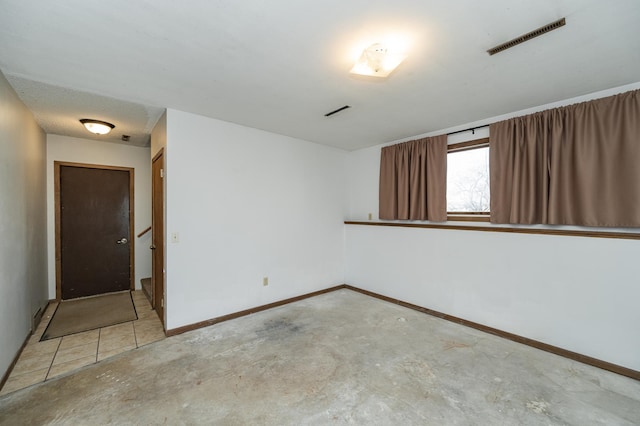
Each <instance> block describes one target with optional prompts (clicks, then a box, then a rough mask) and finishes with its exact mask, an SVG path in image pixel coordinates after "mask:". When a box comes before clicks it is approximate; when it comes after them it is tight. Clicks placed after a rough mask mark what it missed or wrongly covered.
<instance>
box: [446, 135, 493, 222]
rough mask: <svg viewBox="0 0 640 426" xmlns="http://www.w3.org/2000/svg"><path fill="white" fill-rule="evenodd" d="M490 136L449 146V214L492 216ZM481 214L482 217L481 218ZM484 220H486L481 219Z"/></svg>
mask: <svg viewBox="0 0 640 426" xmlns="http://www.w3.org/2000/svg"><path fill="white" fill-rule="evenodd" d="M489 207H490V197H489V139H488V138H485V139H478V140H475V141H469V142H462V143H457V144H452V145H449V148H448V154H447V213H448V215H449V216H450V217H449V219H451V220H455V218H452V217H451V216H452V215H453V216H458V219H459V218H460V216H461V215H462V216H473V215H478V216H480V217H481V216H484V217H485V218H486V217H488V215H489ZM480 217H479V218H478V219H480ZM480 220H483V219H480Z"/></svg>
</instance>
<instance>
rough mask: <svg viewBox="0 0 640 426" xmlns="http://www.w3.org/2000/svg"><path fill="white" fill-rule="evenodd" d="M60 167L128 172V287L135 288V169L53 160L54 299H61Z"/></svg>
mask: <svg viewBox="0 0 640 426" xmlns="http://www.w3.org/2000/svg"><path fill="white" fill-rule="evenodd" d="M61 167H82V168H85V169H102V170H120V171H125V172H128V173H129V237H128V240H129V242H130V243H131V251H130V256H129V278H130V281H131V282H130V284H129V288H130V289H131V290H135V288H136V285H135V283H136V267H135V265H136V264H135V259H136V256H135V252H136V250H135V249H136V247H135V238H133V236H134V234H135V230H134V224H135V221H134V210H135V208H134V206H135V199H134V192H133V188H134V182H135V169H134V168H133V167H119V166H105V165H101V164H87V163H70V162H66V161H54V162H53V185H54V190H53V198H54V203H55V242H56V301H58V302H59V301H60V300H62V253H61V241H60V228H61V227H60V220H61V215H60V168H61Z"/></svg>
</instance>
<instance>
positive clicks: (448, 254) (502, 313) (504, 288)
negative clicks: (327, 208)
mask: <svg viewBox="0 0 640 426" xmlns="http://www.w3.org/2000/svg"><path fill="white" fill-rule="evenodd" d="M639 87H640V83H636V84H633V85H629V86H625V87H622V88H615V89H611V90H608V91H605V92H599V93H596V94H592V95H588V96H583V97H581V98H574V99H571V100H567V101H563V102H560V103H556V104H553V105H545V106H541V107H539V108H536V109H531V110H527V111H522V112H517V113H512V114H508V115H505V116H501V117H494V118H491V119H487V120H485V123H491V122H494V121H497V120H500V119H505V118H507V117H508V116H515V115H522V114H525V113H531V112H533V111H534V110H542V109H547V108H551V107H556V106H559V105H562V104H565V105H566V104H569V103H574V102H579V101H584V100H588V99H593V98H599V97H603V96H608V95H611V94H614V93H620V92H624V91H627V90H632V89H637V88H639ZM477 124H483V123H470V124H464V125H461V126H458V127H457V128H454V129H445V130H441V131H438V132H432V133H430V134H429V135H435V134H442V133H446V132H448V131H451V130H457V129H464V128H468V127H472V126H474V125H477ZM483 132H486V129H485V130H483ZM419 136H423V135H418V136H416V137H419ZM483 136H486V133H483V134H481V135H478V134H476V135H475V136H473V137H472V136H471V135H470V134H463V135H457V136H456V138H455V140H453V138H450V143H453V142H459V141H460V140H461V139H463V138H466V139H472V138H478V137H483ZM410 139H412V138H410ZM381 147H382V145H380V146H376V147H373V148H367V149H363V150H359V151H354V152H352V153H349V158H348V162H347V164H348V167H347V170H348V171H349V172H348V176H349V184H350V189H349V191H350V205H349V219H351V220H367V217H368V216H367V215H368V213H373V217H374V218H377V215H378V179H379V162H380V149H381ZM465 225H469V223H465ZM478 226H492V225H490V224H482V225H481V224H479V225H478ZM622 231H625V230H622ZM626 231H629V230H626ZM636 231H637V230H636ZM639 255H640V243H639V242H638V241H633V240H613V239H601V238H584V237H565V236H550V235H523V234H507V233H489V232H477V231H456V230H437V229H410V228H384V227H373V226H357V225H348V226H347V227H346V264H347V270H346V274H345V275H346V277H345V278H346V283H347V284H351V285H354V286H357V287H361V288H364V289H367V290H371V291H374V292H377V293H381V294H383V295H387V296H390V297H394V298H397V299H400V300H404V301H406V302H410V303H414V304H417V305H420V306H424V307H427V308H431V309H435V310H438V311H441V312H444V313H446V314H450V315H454V316H457V317H461V318H464V319H467V320H471V321H475V322H478V323H481V324H485V325H488V326H491V327H495V328H498V329H501V330H505V331H509V332H511V333H515V334H519V335H522V336H525V337H528V338H531V339H535V340H539V341H542V342H545V343H549V344H552V345H555V346H559V347H562V348H565V349H569V350H572V351H575V352H578V353H581V354H585V355H589V356H592V357H595V358H599V359H602V360H604V361H608V362H612V363H615V364H619V365H622V366H625V367H628V368H632V369H635V370H640V339H639V338H638V324H640V309H638V307H637V301H638V300H640V286H638V285H637V284H638V276H639V275H640V274H639V272H640V267H639V266H638V262H637V258H638V256H639Z"/></svg>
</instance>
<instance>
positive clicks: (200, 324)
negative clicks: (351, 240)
mask: <svg viewBox="0 0 640 426" xmlns="http://www.w3.org/2000/svg"><path fill="white" fill-rule="evenodd" d="M343 288H345V284H340V285H337V286H335V287H330V288H326V289H324V290H318V291H314V292H311V293H307V294H303V295H302V296H296V297H291V298H289V299H284V300H279V301H277V302H273V303H269V304H267V305H261V306H257V307H255V308H250V309H245V310H244V311H240V312H235V313H233V314H229V315H223V316H221V317H216V318H211V319H208V320H205V321H200V322H197V323H195V324H189V325H185V326H182V327H178V328H171V329H169V330H167V331H166V335H167V337H169V336H175V335H178V334H182V333H186V332H187V331H192V330H197V329H199V328H203V327H208V326H210V325H213V324H218V323H220V322H224V321H229V320H232V319H236V318H240V317H244V316H246V315H251V314H255V313H256V312H260V311H265V310H267V309H271V308H276V307H278V306H282V305H286V304H288V303H293V302H297V301H299V300H303V299H308V298H310V297H314V296H319V295H321V294H325V293H330V292H332V291H336V290H340V289H343Z"/></svg>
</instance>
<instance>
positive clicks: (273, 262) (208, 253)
mask: <svg viewBox="0 0 640 426" xmlns="http://www.w3.org/2000/svg"><path fill="white" fill-rule="evenodd" d="M167 152H168V154H167V156H166V166H167V167H166V175H165V176H166V181H165V182H166V185H167V201H166V202H167V212H166V214H167V241H168V243H167V252H166V253H167V276H166V286H167V296H166V297H167V306H166V308H167V328H168V329H172V328H177V327H180V326H183V325H187V324H192V323H195V322H198V321H203V320H206V319H210V318H214V317H218V316H221V315H225V314H229V313H233V312H237V311H240V310H243V309H247V308H251V307H255V306H258V305H263V304H266V303H270V302H274V301H277V300H281V299H285V298H288V297H292V296H298V295H301V294H304V293H308V292H312V291H315V290H319V289H324V288H327V287H330V286H333V285H337V284H342V283H343V281H344V226H343V220H344V216H345V208H344V206H345V203H344V200H345V191H346V189H345V184H344V182H345V170H344V159H345V156H346V153H345V152H343V151H340V150H336V149H333V148H328V147H324V146H321V145H317V144H313V143H310V142H306V141H302V140H298V139H293V138H289V137H285V136H280V135H276V134H273V133H268V132H264V131H261V130H257V129H252V128H248V127H243V126H239V125H235V124H231V123H227V122H223V121H218V120H214V119H210V118H206V117H202V116H198V115H194V114H189V113H185V112H180V111H175V110H169V111H168V112H167ZM173 233H178V234H179V242H177V243H172V242H171V237H172V234H173ZM265 276H266V277H269V285H268V286H267V287H264V286H263V285H262V279H263V277H265Z"/></svg>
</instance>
